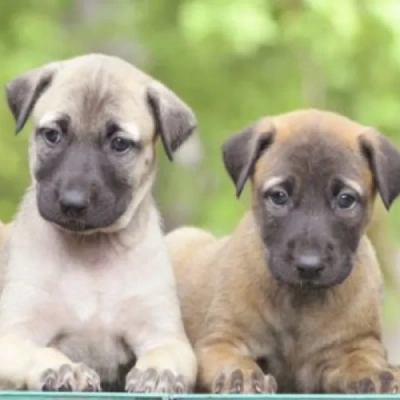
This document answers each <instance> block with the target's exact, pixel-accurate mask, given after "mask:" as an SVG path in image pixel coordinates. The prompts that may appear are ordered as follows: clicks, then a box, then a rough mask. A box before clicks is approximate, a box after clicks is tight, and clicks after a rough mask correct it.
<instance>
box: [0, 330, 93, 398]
mask: <svg viewBox="0 0 400 400" xmlns="http://www.w3.org/2000/svg"><path fill="white" fill-rule="evenodd" d="M0 355H1V363H0V388H1V389H23V388H26V389H29V390H51V391H56V390H60V391H66V390H67V391H70V390H74V391H75V390H76V391H98V390H100V380H99V377H98V375H97V373H96V372H94V371H93V370H91V369H90V368H88V367H86V366H85V365H83V364H79V363H73V362H72V361H71V360H69V359H68V358H67V357H66V356H64V355H63V354H62V353H61V352H59V351H57V350H56V349H53V348H49V347H39V346H36V345H35V344H34V343H33V342H32V341H30V340H27V339H24V338H23V336H21V335H20V334H17V333H16V332H15V333H9V334H2V335H1V336H0Z"/></svg>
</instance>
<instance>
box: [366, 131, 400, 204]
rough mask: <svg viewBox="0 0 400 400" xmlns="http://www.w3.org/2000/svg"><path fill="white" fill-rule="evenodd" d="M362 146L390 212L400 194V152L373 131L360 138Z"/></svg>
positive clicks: (384, 202)
mask: <svg viewBox="0 0 400 400" xmlns="http://www.w3.org/2000/svg"><path fill="white" fill-rule="evenodd" d="M360 144H361V149H362V152H363V154H364V156H365V157H366V158H367V160H368V164H369V167H370V169H371V171H372V175H373V177H374V180H375V184H376V187H377V189H378V192H379V194H380V196H381V198H382V201H383V204H384V205H385V207H386V209H387V210H389V208H390V206H391V205H392V203H393V201H394V200H395V199H396V197H397V196H398V195H399V194H400V151H399V150H398V149H397V148H396V146H395V145H394V144H393V143H391V142H390V141H389V140H388V139H387V138H386V137H385V136H383V135H382V134H380V133H379V132H377V131H375V130H372V129H371V130H370V131H368V132H366V133H365V134H362V135H361V136H360Z"/></svg>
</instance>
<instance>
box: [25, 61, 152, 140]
mask: <svg viewBox="0 0 400 400" xmlns="http://www.w3.org/2000/svg"><path fill="white" fill-rule="evenodd" d="M150 82H151V78H150V77H149V76H147V75H146V74H144V73H143V72H141V71H139V70H138V69H136V68H135V67H133V66H132V65H130V64H129V63H127V62H125V61H123V60H120V59H118V58H115V57H110V56H102V55H88V56H82V57H77V58H75V59H71V60H68V61H65V62H64V63H63V66H62V68H61V69H60V71H59V72H58V73H57V74H56V76H55V77H54V79H53V81H52V83H51V85H50V86H49V88H48V89H47V90H46V92H45V93H44V95H43V96H42V97H41V98H40V99H39V101H38V103H37V105H36V107H35V110H34V113H33V118H34V120H35V121H36V123H38V122H39V121H40V122H42V121H43V120H46V119H49V118H50V117H51V115H54V116H55V115H61V114H64V115H68V116H70V117H71V123H72V124H76V125H78V126H77V127H76V128H79V129H77V130H79V131H81V132H87V133H89V132H93V131H96V130H98V129H101V128H102V127H104V124H105V123H106V122H108V121H110V120H111V121H113V122H116V123H119V124H121V125H124V127H129V131H132V132H133V131H136V132H137V131H140V133H141V136H142V137H141V139H142V140H144V141H146V139H150V138H151V136H152V131H153V128H154V127H153V119H152V118H151V115H150V113H149V110H148V106H147V103H146V89H147V86H148V84H149V83H150Z"/></svg>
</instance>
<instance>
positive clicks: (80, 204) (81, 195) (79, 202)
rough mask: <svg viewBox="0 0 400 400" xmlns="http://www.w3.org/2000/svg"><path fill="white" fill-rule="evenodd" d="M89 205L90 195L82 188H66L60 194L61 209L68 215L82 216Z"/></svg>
mask: <svg viewBox="0 0 400 400" xmlns="http://www.w3.org/2000/svg"><path fill="white" fill-rule="evenodd" d="M88 205H89V201H88V197H87V196H86V194H85V192H83V191H81V190H76V189H71V190H66V191H65V192H63V193H62V194H61V196H60V207H61V211H62V213H63V214H65V215H66V216H68V217H80V216H82V215H83V214H84V213H85V212H86V210H87V208H88Z"/></svg>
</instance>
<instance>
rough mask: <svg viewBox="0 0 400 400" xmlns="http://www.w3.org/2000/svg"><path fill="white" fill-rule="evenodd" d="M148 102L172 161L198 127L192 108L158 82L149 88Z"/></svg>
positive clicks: (158, 132)
mask: <svg viewBox="0 0 400 400" xmlns="http://www.w3.org/2000/svg"><path fill="white" fill-rule="evenodd" d="M147 101H148V104H149V106H150V110H151V112H152V114H153V118H154V121H155V127H156V133H157V134H159V135H160V136H161V141H162V144H163V146H164V150H165V153H166V154H167V157H168V158H169V160H170V161H172V160H173V152H174V151H175V150H177V149H178V148H179V147H180V146H181V145H182V144H183V143H184V142H185V141H186V139H188V138H189V136H190V135H191V134H192V133H193V131H194V130H195V128H196V127H197V120H196V116H195V114H194V112H193V111H192V110H191V108H190V107H189V106H188V105H187V104H185V103H184V102H183V101H182V100H181V99H180V98H179V97H178V96H177V95H176V94H175V93H173V92H172V91H171V90H170V89H168V88H167V87H166V86H164V85H163V84H161V83H160V82H158V81H153V82H152V83H150V85H149V87H148V88H147Z"/></svg>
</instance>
